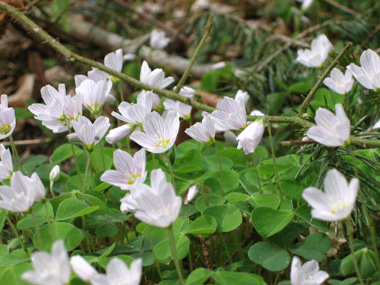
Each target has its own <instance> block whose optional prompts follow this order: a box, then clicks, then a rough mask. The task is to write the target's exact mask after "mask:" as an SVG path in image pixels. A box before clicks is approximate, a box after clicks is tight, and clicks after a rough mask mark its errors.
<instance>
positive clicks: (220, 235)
mask: <svg viewBox="0 0 380 285" xmlns="http://www.w3.org/2000/svg"><path fill="white" fill-rule="evenodd" d="M218 236H219V239H220V241H221V242H222V244H223V246H224V249H225V250H226V254H227V258H228V261H229V262H230V264H232V257H231V254H230V251H229V250H228V247H227V244H226V241H225V239H224V236H223V234H222V233H220V232H218Z"/></svg>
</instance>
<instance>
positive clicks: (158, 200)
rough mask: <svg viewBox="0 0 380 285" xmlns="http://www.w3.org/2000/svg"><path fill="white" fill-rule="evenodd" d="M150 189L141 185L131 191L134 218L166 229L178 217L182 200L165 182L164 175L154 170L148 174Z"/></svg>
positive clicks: (158, 170) (160, 171)
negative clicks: (134, 210) (134, 211)
mask: <svg viewBox="0 0 380 285" xmlns="http://www.w3.org/2000/svg"><path fill="white" fill-rule="evenodd" d="M150 180H151V187H149V186H147V185H145V184H141V185H136V187H134V188H133V189H131V193H132V198H133V200H134V202H135V205H136V207H135V208H136V213H135V217H136V218H137V219H139V220H141V221H143V222H144V223H147V224H149V225H152V226H156V227H160V228H166V227H168V226H170V225H171V224H172V223H173V222H174V221H175V220H176V219H177V217H178V215H179V212H180V210H181V205H182V199H181V197H178V196H177V195H176V193H175V191H174V188H173V185H172V184H171V183H168V182H167V181H166V176H165V173H164V172H163V171H162V170H161V169H155V170H153V171H152V172H151V174H150Z"/></svg>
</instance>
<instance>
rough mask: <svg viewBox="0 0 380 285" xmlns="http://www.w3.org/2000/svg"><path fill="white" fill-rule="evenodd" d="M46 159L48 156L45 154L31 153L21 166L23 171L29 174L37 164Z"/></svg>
mask: <svg viewBox="0 0 380 285" xmlns="http://www.w3.org/2000/svg"><path fill="white" fill-rule="evenodd" d="M47 160H48V158H47V156H46V155H42V154H39V155H31V156H29V157H28V158H26V159H24V164H23V165H22V168H23V169H24V172H25V173H28V174H31V173H32V172H33V170H34V169H35V168H36V167H37V166H38V165H41V164H43V163H45V162H46V161H47ZM49 173H50V172H49Z"/></svg>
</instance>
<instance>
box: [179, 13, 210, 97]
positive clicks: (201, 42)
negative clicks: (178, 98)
mask: <svg viewBox="0 0 380 285" xmlns="http://www.w3.org/2000/svg"><path fill="white" fill-rule="evenodd" d="M213 17H214V15H213V14H211V15H210V16H209V17H208V20H207V23H206V26H205V30H204V33H203V36H202V38H201V40H200V41H199V44H198V46H197V47H196V48H195V51H194V53H193V55H192V56H191V59H190V63H189V65H188V66H187V67H186V70H185V72H184V73H183V75H182V77H181V79H180V80H179V82H178V84H177V87H176V89H175V90H174V92H176V93H178V92H179V91H180V90H181V88H182V87H183V85H184V84H185V82H186V79H187V77H188V76H189V74H190V70H191V68H192V67H193V64H194V62H195V60H196V58H197V56H198V54H199V52H200V51H201V49H202V47H203V45H204V43H205V41H206V39H207V37H208V35H209V34H210V32H211V28H212V18H213Z"/></svg>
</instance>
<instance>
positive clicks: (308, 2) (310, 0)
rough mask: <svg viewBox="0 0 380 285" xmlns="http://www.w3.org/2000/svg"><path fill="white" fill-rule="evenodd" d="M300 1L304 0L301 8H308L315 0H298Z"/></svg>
mask: <svg viewBox="0 0 380 285" xmlns="http://www.w3.org/2000/svg"><path fill="white" fill-rule="evenodd" d="M297 1H298V2H302V6H301V9H302V10H307V9H308V8H309V7H310V6H311V4H313V0H297Z"/></svg>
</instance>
